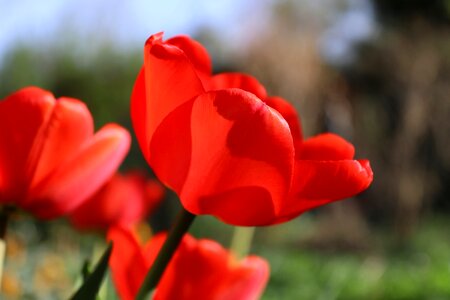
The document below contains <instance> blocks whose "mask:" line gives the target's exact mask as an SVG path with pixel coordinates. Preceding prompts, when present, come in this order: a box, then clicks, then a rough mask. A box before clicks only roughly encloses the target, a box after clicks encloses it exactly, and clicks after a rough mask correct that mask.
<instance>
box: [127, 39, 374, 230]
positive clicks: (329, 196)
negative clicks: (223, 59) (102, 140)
mask: <svg viewBox="0 0 450 300" xmlns="http://www.w3.org/2000/svg"><path fill="white" fill-rule="evenodd" d="M131 110H132V120H133V127H134V130H135V133H136V136H137V139H138V141H139V144H140V148H141V150H142V152H143V154H144V156H145V158H146V160H147V162H148V163H149V165H150V166H151V167H152V168H153V170H154V172H155V173H156V175H157V177H158V178H159V179H160V180H161V181H162V182H163V183H164V184H165V185H167V186H168V187H170V188H171V189H173V190H174V191H175V192H176V193H177V194H178V196H179V197H180V200H181V203H182V204H183V206H184V208H185V209H186V210H187V211H189V212H190V213H192V214H195V215H201V214H210V215H214V216H216V217H218V218H219V219H221V220H223V221H224V222H226V223H229V224H233V225H244V226H255V225H270V224H276V223H280V222H285V221H287V220H290V219H292V218H294V217H296V216H298V215H300V214H301V213H303V212H305V211H307V210H309V209H311V208H314V207H317V206H319V205H323V204H326V203H329V202H332V201H336V200H340V199H343V198H347V197H351V196H353V195H356V194H358V193H359V192H361V191H363V190H365V189H366V188H367V187H368V186H369V185H370V183H371V182H372V179H373V174H372V170H371V168H370V165H369V162H368V161H367V160H354V159H353V156H354V148H353V146H352V145H351V144H350V143H348V142H347V141H345V140H344V139H342V138H340V137H338V136H336V135H334V134H323V135H319V136H316V137H313V138H311V139H303V136H302V132H301V127H300V121H299V119H298V117H297V113H296V112H295V109H294V108H293V107H292V105H290V104H289V103H288V102H287V101H285V100H284V99H282V98H280V97H269V96H267V93H266V90H265V88H264V87H263V86H262V85H261V84H260V83H259V82H258V81H257V80H256V79H254V78H253V77H251V76H248V75H244V74H239V73H224V74H218V75H212V74H211V61H210V58H209V56H208V53H207V51H206V50H205V49H204V48H203V47H202V45H200V44H199V43H198V42H196V41H194V40H192V39H190V38H189V37H186V36H177V37H174V38H171V39H169V40H167V41H163V39H162V33H159V34H156V35H153V36H151V37H150V38H149V39H148V40H147V42H146V44H145V48H144V66H143V68H142V69H141V71H140V73H139V75H138V77H137V80H136V82H135V86H134V89H133V93H132V101H131Z"/></svg>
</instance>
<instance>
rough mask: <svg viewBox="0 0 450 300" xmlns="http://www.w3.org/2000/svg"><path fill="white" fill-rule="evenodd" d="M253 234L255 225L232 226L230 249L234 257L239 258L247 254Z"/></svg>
mask: <svg viewBox="0 0 450 300" xmlns="http://www.w3.org/2000/svg"><path fill="white" fill-rule="evenodd" d="M254 234H255V227H241V226H236V227H234V233H233V237H232V239H231V246H230V250H231V251H232V252H233V253H234V255H236V258H238V259H241V258H244V257H246V256H247V255H248V253H249V252H250V248H251V246H252V240H253V236H254Z"/></svg>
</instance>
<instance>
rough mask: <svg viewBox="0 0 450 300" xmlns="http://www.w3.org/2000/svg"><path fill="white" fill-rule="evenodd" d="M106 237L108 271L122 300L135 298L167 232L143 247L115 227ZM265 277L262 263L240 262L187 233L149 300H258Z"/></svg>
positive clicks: (253, 259)
mask: <svg viewBox="0 0 450 300" xmlns="http://www.w3.org/2000/svg"><path fill="white" fill-rule="evenodd" d="M108 238H109V239H110V240H112V241H113V242H114V248H113V253H112V256H111V259H110V267H111V271H112V277H113V281H114V283H115V286H116V288H117V290H118V293H119V295H120V298H121V299H122V300H129V299H130V300H131V299H134V297H135V296H136V294H137V292H138V290H139V287H140V285H141V284H142V281H143V280H144V277H145V275H146V273H147V271H148V269H149V268H150V267H151V265H152V264H153V261H154V259H155V257H156V255H157V253H158V252H159V250H160V248H161V246H162V244H163V242H164V240H165V238H166V234H157V235H156V236H154V237H153V238H152V239H151V240H150V241H149V242H148V243H147V244H145V245H143V246H141V245H140V244H139V242H138V239H137V238H136V236H135V235H134V234H133V233H132V232H131V231H129V230H124V229H120V228H113V229H111V230H110V231H109V233H108ZM268 277H269V266H268V264H267V262H266V261H265V260H264V259H262V258H259V257H257V256H248V257H247V258H245V259H243V260H241V261H238V260H236V259H235V257H234V256H233V255H232V254H231V253H230V252H229V251H227V250H226V249H224V248H223V247H222V246H220V245H219V244H218V243H216V242H215V241H212V240H196V239H194V238H193V237H192V236H190V235H185V236H184V237H183V240H182V242H181V243H180V245H179V247H178V249H177V251H176V252H175V255H174V256H173V258H172V260H171V261H170V263H169V265H168V267H167V269H166V270H165V273H164V275H163V277H162V278H161V281H160V283H159V285H158V287H157V289H156V292H155V294H154V296H153V299H154V300H171V299H173V300H179V299H196V300H214V299H221V300H226V299H230V300H252V299H259V296H260V295H261V293H262V292H263V290H264V288H265V286H266V283H267V280H268Z"/></svg>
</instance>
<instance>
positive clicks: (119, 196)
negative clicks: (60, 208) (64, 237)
mask: <svg viewBox="0 0 450 300" xmlns="http://www.w3.org/2000/svg"><path fill="white" fill-rule="evenodd" d="M163 196H164V188H163V187H162V185H161V184H159V183H158V182H157V181H156V180H152V179H147V178H146V177H145V176H144V174H142V173H140V172H137V171H134V172H129V173H127V174H124V175H122V174H119V173H116V174H115V175H114V176H113V177H112V178H111V180H110V181H109V182H108V183H106V184H105V185H104V186H103V187H102V188H101V189H100V190H99V191H98V192H97V193H96V194H95V195H94V196H93V197H91V198H89V200H87V201H85V202H83V204H82V205H80V206H79V207H78V208H77V209H75V211H73V212H72V213H70V215H69V219H70V221H71V222H72V224H73V225H74V226H75V227H77V228H78V229H88V230H89V229H99V230H107V229H108V228H110V227H112V226H116V225H118V226H123V227H130V226H132V225H135V224H137V223H139V222H140V221H142V220H144V219H145V218H146V217H147V216H148V215H149V214H150V213H151V212H152V211H153V210H154V209H155V208H156V207H157V206H158V204H159V203H160V202H161V200H162V198H163Z"/></svg>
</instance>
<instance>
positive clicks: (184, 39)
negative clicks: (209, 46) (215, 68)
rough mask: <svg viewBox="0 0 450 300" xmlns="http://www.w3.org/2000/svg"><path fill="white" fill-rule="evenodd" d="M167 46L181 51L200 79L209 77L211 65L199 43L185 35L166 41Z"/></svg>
mask: <svg viewBox="0 0 450 300" xmlns="http://www.w3.org/2000/svg"><path fill="white" fill-rule="evenodd" d="M166 43H167V44H170V45H173V46H176V47H178V48H179V49H181V50H183V52H184V53H185V54H186V56H187V57H188V58H189V61H190V62H191V63H192V65H194V68H195V69H196V71H197V74H199V75H200V77H206V78H207V77H209V76H211V73H212V63H211V58H210V57H209V54H208V51H206V49H205V48H204V47H203V46H202V44H200V43H199V42H197V41H195V40H193V39H191V38H190V37H188V36H186V35H179V36H175V37H173V38H170V39H168V40H167V41H166Z"/></svg>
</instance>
